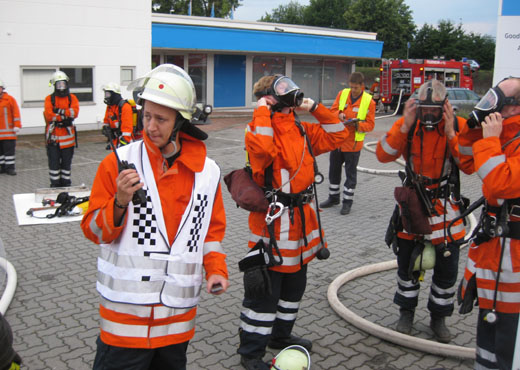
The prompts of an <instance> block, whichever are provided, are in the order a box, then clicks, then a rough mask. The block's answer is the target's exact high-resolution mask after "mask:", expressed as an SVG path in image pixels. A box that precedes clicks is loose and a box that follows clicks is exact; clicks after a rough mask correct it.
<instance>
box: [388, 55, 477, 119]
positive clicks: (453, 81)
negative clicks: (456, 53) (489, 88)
mask: <svg viewBox="0 0 520 370" xmlns="http://www.w3.org/2000/svg"><path fill="white" fill-rule="evenodd" d="M379 70H380V73H381V77H380V78H381V81H380V91H381V101H382V103H383V104H384V105H385V108H388V107H390V108H391V109H392V110H394V109H395V108H396V107H397V104H398V103H399V96H400V95H401V90H402V97H401V101H400V104H403V103H404V102H405V101H406V100H407V99H408V98H409V97H410V95H412V94H413V92H414V91H415V90H416V89H418V88H419V87H420V86H421V85H422V84H423V83H424V82H426V81H428V80H431V79H437V80H439V81H441V82H443V83H444V85H445V86H446V87H466V88H468V89H470V90H473V79H472V77H471V68H470V65H469V63H467V62H458V61H455V60H443V59H383V61H382V64H381V68H380V69H379Z"/></svg>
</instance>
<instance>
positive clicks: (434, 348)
mask: <svg viewBox="0 0 520 370" xmlns="http://www.w3.org/2000/svg"><path fill="white" fill-rule="evenodd" d="M401 96H402V90H401V95H400V96H399V103H400V101H401ZM397 107H398V108H397V109H396V111H395V112H394V113H393V114H391V115H389V116H380V117H376V119H377V118H383V117H391V116H394V115H395V114H396V113H397V110H398V109H399V104H397ZM374 145H377V141H372V142H367V143H365V145H364V146H363V147H364V149H366V150H368V151H369V152H372V153H375V150H374V149H373V148H371V147H372V146H374ZM395 162H397V163H399V164H400V165H402V166H405V165H406V163H405V162H404V161H403V160H402V159H397V160H395ZM357 169H358V171H361V172H365V173H370V174H375V175H387V176H395V175H397V174H398V172H399V170H376V169H371V168H364V167H360V166H358V167H357ZM468 221H469V224H470V231H468V234H469V235H471V233H472V232H473V230H474V229H475V227H476V226H477V220H476V218H475V216H474V215H473V214H470V215H469V216H468ZM465 245H466V244H463V245H462V246H461V248H463V247H464V246H465ZM395 268H397V260H391V261H386V262H380V263H375V264H372V265H366V266H362V267H358V268H356V269H353V270H350V271H347V272H345V273H343V274H341V275H340V276H338V277H337V278H336V279H334V281H333V282H332V283H331V284H330V285H329V288H328V290H327V299H328V301H329V304H330V305H331V307H332V309H333V310H334V311H335V312H336V313H337V314H338V315H339V316H341V317H342V318H343V319H345V320H346V321H347V322H348V323H350V324H352V325H354V326H355V327H357V328H358V329H361V330H363V331H365V332H367V333H368V334H371V335H374V336H376V337H378V338H381V339H383V340H386V341H389V342H392V343H395V344H397V345H401V346H404V347H408V348H412V349H415V350H418V351H422V352H427V353H431V354H434V355H438V356H449V357H457V358H467V359H475V356H476V352H475V349H474V348H468V347H462V346H455V345H450V344H443V343H439V342H436V341H432V340H427V339H422V338H417V337H413V336H411V335H406V334H402V333H399V332H397V331H395V330H391V329H388V328H385V327H383V326H380V325H377V324H374V323H372V322H370V321H368V320H366V319H364V318H362V317H361V316H359V315H356V314H355V313H354V312H352V311H351V310H349V309H348V308H346V307H345V306H344V305H343V304H342V303H341V302H340V300H339V298H338V290H339V289H340V288H341V287H342V286H343V285H345V284H346V283H348V282H349V281H351V280H354V279H356V278H358V277H362V276H366V275H370V274H375V273H377V272H382V271H387V270H392V269H395Z"/></svg>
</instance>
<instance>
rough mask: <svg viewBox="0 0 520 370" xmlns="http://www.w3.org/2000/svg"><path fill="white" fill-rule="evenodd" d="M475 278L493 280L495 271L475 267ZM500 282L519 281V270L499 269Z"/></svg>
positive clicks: (512, 282) (513, 282)
mask: <svg viewBox="0 0 520 370" xmlns="http://www.w3.org/2000/svg"><path fill="white" fill-rule="evenodd" d="M475 270H476V272H477V278H479V279H485V280H492V281H495V279H496V278H497V276H496V275H497V273H496V272H495V271H493V270H488V269H481V268H476V269H475ZM500 282H501V283H511V284H515V283H520V272H512V271H506V270H502V271H500Z"/></svg>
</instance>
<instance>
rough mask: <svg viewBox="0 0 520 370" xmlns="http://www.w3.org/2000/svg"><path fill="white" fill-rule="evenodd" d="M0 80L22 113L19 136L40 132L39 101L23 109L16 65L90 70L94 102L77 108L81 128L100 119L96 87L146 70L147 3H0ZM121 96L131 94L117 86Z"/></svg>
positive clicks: (94, 0)
mask: <svg viewBox="0 0 520 370" xmlns="http://www.w3.org/2000/svg"><path fill="white" fill-rule="evenodd" d="M0 9H1V11H0V50H1V52H0V79H3V80H4V83H5V84H6V90H7V92H8V93H9V94H11V95H13V96H14V97H15V99H16V100H17V101H18V104H19V105H20V107H21V109H22V112H21V114H22V126H23V129H22V133H40V132H43V127H44V122H43V117H42V112H43V103H42V104H41V106H39V107H22V96H21V83H22V81H21V67H28V66H31V67H45V66H52V67H55V66H61V67H93V68H94V71H93V78H94V104H90V105H86V104H85V105H83V104H80V113H79V117H78V119H77V120H76V124H77V125H78V128H79V129H80V130H86V129H94V128H97V127H98V125H97V120H98V119H99V118H101V119H102V117H103V116H104V112H105V108H106V105H105V104H104V103H103V91H102V90H101V87H102V86H103V85H104V84H105V83H107V82H110V81H114V82H118V83H119V82H120V67H121V66H135V67H136V70H135V74H136V76H140V75H142V74H144V73H146V72H148V71H149V70H150V68H151V50H152V47H151V41H152V40H151V38H152V35H151V2H150V0H124V1H123V0H88V1H85V0H15V1H14V0H0ZM122 90H123V91H122V94H123V97H130V96H131V94H130V92H127V91H126V88H125V87H122Z"/></svg>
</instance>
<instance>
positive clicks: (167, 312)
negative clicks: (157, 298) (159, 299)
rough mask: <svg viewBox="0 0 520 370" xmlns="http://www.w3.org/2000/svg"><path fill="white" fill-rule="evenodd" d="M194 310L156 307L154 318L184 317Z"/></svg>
mask: <svg viewBox="0 0 520 370" xmlns="http://www.w3.org/2000/svg"><path fill="white" fill-rule="evenodd" d="M191 310H193V308H191V307H189V308H172V307H166V306H162V305H161V306H154V308H153V318H154V319H155V320H157V319H166V318H168V317H172V316H177V315H182V314H185V313H187V312H190V311H191Z"/></svg>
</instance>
